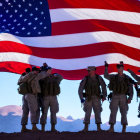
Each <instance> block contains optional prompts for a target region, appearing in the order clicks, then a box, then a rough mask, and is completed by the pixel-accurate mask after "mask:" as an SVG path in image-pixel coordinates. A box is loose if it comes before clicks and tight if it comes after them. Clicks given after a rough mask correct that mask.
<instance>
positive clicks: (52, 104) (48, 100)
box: [40, 96, 59, 124]
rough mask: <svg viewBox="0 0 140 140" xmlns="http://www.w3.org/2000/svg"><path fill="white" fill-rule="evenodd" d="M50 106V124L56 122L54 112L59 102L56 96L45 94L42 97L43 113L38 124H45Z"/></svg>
mask: <svg viewBox="0 0 140 140" xmlns="http://www.w3.org/2000/svg"><path fill="white" fill-rule="evenodd" d="M49 108H50V112H51V120H50V121H51V124H56V123H57V119H56V113H57V112H58V111H59V104H58V100H57V96H46V97H44V99H43V109H44V110H43V113H42V116H41V119H40V124H46V120H47V114H48V109H49Z"/></svg>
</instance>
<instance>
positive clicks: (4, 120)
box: [0, 105, 140, 133]
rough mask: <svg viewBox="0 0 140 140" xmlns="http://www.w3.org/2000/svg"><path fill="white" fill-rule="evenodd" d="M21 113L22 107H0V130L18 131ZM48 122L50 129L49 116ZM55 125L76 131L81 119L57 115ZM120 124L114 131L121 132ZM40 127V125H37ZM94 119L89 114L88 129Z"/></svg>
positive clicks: (133, 129)
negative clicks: (89, 122) (89, 123)
mask: <svg viewBox="0 0 140 140" xmlns="http://www.w3.org/2000/svg"><path fill="white" fill-rule="evenodd" d="M21 114H22V109H21V107H19V106H13V105H12V106H5V107H0V132H6V133H13V132H20V130H21V125H20V120H21ZM47 122H48V124H47V125H46V130H50V127H51V125H50V118H49V117H48V119H47ZM57 122H58V123H57V125H56V129H57V130H58V131H60V132H62V131H69V132H78V131H80V130H82V129H83V127H84V125H83V119H76V120H74V119H73V118H72V116H68V117H67V118H64V117H60V116H58V117H57ZM27 127H28V128H31V124H30V119H29V123H28V126H27ZM101 127H102V129H103V130H108V129H109V125H108V123H105V124H102V126H101ZM121 127H122V126H121V124H120V122H117V123H116V125H115V131H116V132H121V129H122V128H121ZM38 128H40V125H38ZM96 129H97V128H96V125H95V119H94V116H91V125H90V126H89V130H96ZM127 132H140V125H137V126H129V127H127Z"/></svg>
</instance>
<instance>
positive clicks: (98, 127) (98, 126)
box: [97, 124, 101, 132]
mask: <svg viewBox="0 0 140 140" xmlns="http://www.w3.org/2000/svg"><path fill="white" fill-rule="evenodd" d="M97 131H98V132H99V131H101V125H100V124H97Z"/></svg>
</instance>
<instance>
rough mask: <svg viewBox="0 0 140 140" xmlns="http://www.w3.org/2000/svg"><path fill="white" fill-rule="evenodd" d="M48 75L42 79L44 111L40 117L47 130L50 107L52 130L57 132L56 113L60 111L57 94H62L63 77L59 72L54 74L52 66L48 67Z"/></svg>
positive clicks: (43, 126) (43, 129)
mask: <svg viewBox="0 0 140 140" xmlns="http://www.w3.org/2000/svg"><path fill="white" fill-rule="evenodd" d="M47 73H48V76H47V77H46V78H44V79H42V80H40V83H41V92H42V94H43V109H44V110H43V113H42V116H41V119H40V124H41V126H42V131H45V124H46V119H47V113H48V109H49V107H50V112H51V131H52V132H56V129H55V125H56V123H57V120H56V113H57V112H58V111H59V105H58V101H57V95H59V94H60V86H59V84H60V82H61V80H62V79H63V77H62V76H61V75H59V74H52V68H51V67H48V71H47Z"/></svg>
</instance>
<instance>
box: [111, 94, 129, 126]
mask: <svg viewBox="0 0 140 140" xmlns="http://www.w3.org/2000/svg"><path fill="white" fill-rule="evenodd" d="M118 109H120V113H121V124H122V125H128V122H127V111H128V104H127V97H126V95H113V96H112V101H111V103H110V110H111V114H110V120H109V124H115V123H116V115H117V112H118Z"/></svg>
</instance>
